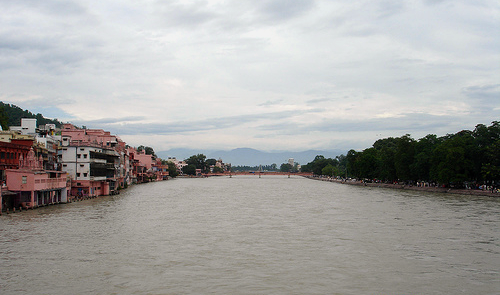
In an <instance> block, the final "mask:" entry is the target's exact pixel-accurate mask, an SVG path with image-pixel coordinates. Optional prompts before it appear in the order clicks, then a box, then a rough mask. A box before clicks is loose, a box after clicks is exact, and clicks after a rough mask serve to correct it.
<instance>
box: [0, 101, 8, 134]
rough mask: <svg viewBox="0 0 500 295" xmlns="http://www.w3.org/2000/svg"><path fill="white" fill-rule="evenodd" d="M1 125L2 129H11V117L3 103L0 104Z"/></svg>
mask: <svg viewBox="0 0 500 295" xmlns="http://www.w3.org/2000/svg"><path fill="white" fill-rule="evenodd" d="M0 125H1V126H2V130H9V117H8V115H7V112H5V107H4V106H3V105H0Z"/></svg>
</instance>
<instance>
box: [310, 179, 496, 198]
mask: <svg viewBox="0 0 500 295" xmlns="http://www.w3.org/2000/svg"><path fill="white" fill-rule="evenodd" d="M307 178H310V179H314V180H320V181H328V182H336V183H341V184H348V185H358V186H369V187H381V188H391V189H402V190H413V191H424V192H433V193H447V194H457V195H471V196H486V197H500V193H498V192H491V191H487V190H478V189H453V188H445V187H434V186H414V185H405V184H392V183H376V182H372V183H370V182H363V181H362V180H354V179H352V180H342V179H334V178H327V177H315V176H309V177H307Z"/></svg>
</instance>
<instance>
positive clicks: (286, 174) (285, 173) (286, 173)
mask: <svg viewBox="0 0 500 295" xmlns="http://www.w3.org/2000/svg"><path fill="white" fill-rule="evenodd" d="M236 175H256V176H263V175H285V176H290V175H292V176H293V175H296V176H312V175H313V174H312V172H273V171H238V172H224V173H206V174H203V176H207V177H208V176H236Z"/></svg>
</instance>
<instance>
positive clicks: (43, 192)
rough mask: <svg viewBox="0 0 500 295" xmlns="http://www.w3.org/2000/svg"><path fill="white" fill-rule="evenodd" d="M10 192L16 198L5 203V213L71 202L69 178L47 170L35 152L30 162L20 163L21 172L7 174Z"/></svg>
mask: <svg viewBox="0 0 500 295" xmlns="http://www.w3.org/2000/svg"><path fill="white" fill-rule="evenodd" d="M5 174H6V175H5V176H6V181H7V189H8V190H9V191H10V192H12V193H13V194H9V195H8V196H7V195H6V196H5V198H3V199H2V198H0V199H1V204H2V209H4V208H3V207H4V206H5V207H6V208H8V209H12V208H19V207H23V208H25V209H28V208H36V207H39V206H46V205H52V204H57V203H66V202H67V201H68V187H67V184H68V182H67V176H66V173H65V172H62V171H51V170H44V169H43V160H42V158H41V157H39V158H38V159H37V158H36V156H35V152H34V151H33V149H31V150H30V151H29V152H28V155H27V156H26V158H24V157H23V156H21V157H20V159H19V169H7V170H6V171H5Z"/></svg>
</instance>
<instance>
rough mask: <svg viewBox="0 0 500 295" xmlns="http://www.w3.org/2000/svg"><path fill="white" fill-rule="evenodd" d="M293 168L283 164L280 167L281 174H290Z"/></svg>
mask: <svg viewBox="0 0 500 295" xmlns="http://www.w3.org/2000/svg"><path fill="white" fill-rule="evenodd" d="M292 169H293V166H292V165H290V164H288V163H283V164H281V166H280V171H281V172H292Z"/></svg>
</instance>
